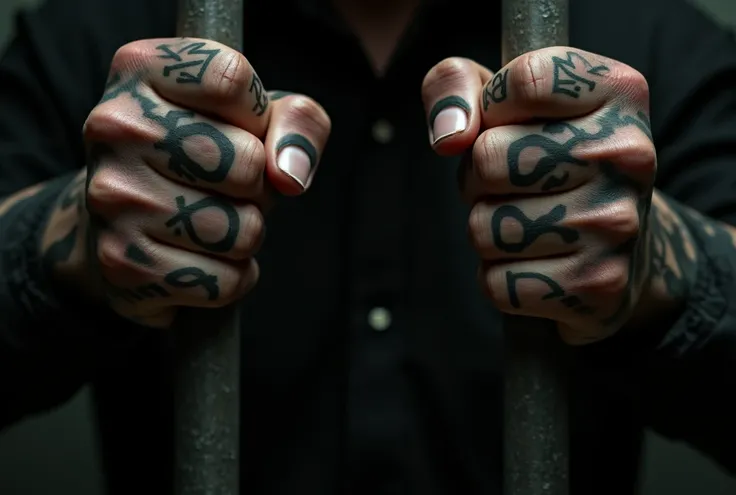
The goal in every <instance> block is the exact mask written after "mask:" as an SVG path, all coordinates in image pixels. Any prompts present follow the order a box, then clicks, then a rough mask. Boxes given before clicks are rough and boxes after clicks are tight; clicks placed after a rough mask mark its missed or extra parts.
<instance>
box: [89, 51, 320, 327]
mask: <svg viewBox="0 0 736 495" xmlns="http://www.w3.org/2000/svg"><path fill="white" fill-rule="evenodd" d="M275 100H278V101H275ZM329 132H330V120H329V118H328V116H327V114H326V113H325V112H324V110H323V109H322V108H321V107H320V106H319V105H318V104H317V103H315V102H314V101H313V100H311V99H309V98H307V97H304V96H300V95H294V94H291V93H283V92H279V93H278V94H275V93H274V94H272V95H271V97H269V95H268V94H267V93H266V91H265V89H264V87H263V85H262V83H261V80H260V79H259V78H258V76H257V75H256V72H255V71H254V69H253V67H251V65H250V64H249V63H248V61H247V60H246V59H245V58H244V57H243V56H242V55H241V54H239V53H237V52H236V51H233V50H231V49H229V48H227V47H225V46H223V45H220V44H217V43H214V42H210V41H203V40H194V39H170V40H146V41H138V42H135V43H132V44H129V45H126V46H124V47H122V48H121V49H120V50H119V51H118V52H117V54H116V55H115V58H114V60H113V61H112V68H111V72H110V78H109V81H108V83H107V85H106V88H105V92H104V96H103V97H102V100H101V101H100V103H99V105H98V106H97V107H96V108H95V109H94V110H93V111H92V112H91V113H90V115H89V117H88V119H87V122H86V124H85V126H84V137H85V140H86V143H87V147H88V150H89V160H88V165H87V181H86V205H87V210H88V211H89V224H90V229H89V231H90V236H89V237H90V241H91V244H90V245H91V249H92V250H91V252H94V253H95V254H96V256H94V257H93V258H94V259H95V260H96V265H97V267H98V268H99V272H100V273H101V275H102V278H103V279H104V283H105V288H106V292H107V295H108V296H109V300H110V302H111V304H112V307H113V308H114V309H115V310H116V311H117V312H118V313H120V314H121V315H123V316H126V317H129V318H131V319H135V320H136V321H139V322H141V323H143V324H146V325H149V326H156V327H166V326H168V325H169V324H170V323H171V321H172V319H173V317H174V314H175V308H176V307H180V306H193V307H208V308H211V307H218V306H223V305H226V304H229V303H231V302H233V301H234V300H237V299H238V298H240V297H242V296H243V295H244V294H245V293H246V292H247V291H248V290H249V289H250V288H251V287H252V286H253V285H254V284H255V282H256V280H257V278H258V268H257V265H256V262H255V261H254V259H253V256H254V254H255V253H256V251H257V250H258V247H259V245H260V244H261V240H262V237H263V233H264V219H263V216H262V215H263V211H264V208H266V206H267V205H268V203H269V194H268V192H269V189H270V188H273V189H275V190H276V191H278V192H280V193H282V194H286V195H295V194H300V193H302V192H304V191H305V190H306V189H307V188H308V187H309V185H310V183H311V181H312V178H313V176H314V171H315V168H316V166H317V162H318V159H319V156H320V154H321V150H322V149H323V147H324V145H325V143H326V141H327V137H328V134H329Z"/></svg>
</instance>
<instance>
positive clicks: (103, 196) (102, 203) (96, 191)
mask: <svg viewBox="0 0 736 495" xmlns="http://www.w3.org/2000/svg"><path fill="white" fill-rule="evenodd" d="M122 198H123V193H122V188H121V187H119V180H118V177H117V174H115V173H114V172H112V171H111V169H109V168H102V169H100V170H97V171H96V172H95V173H94V175H92V177H91V178H90V179H89V182H88V184H87V196H86V200H87V207H88V208H89V209H90V210H92V211H98V212H99V211H104V210H106V209H107V207H108V205H111V204H116V203H119V202H122Z"/></svg>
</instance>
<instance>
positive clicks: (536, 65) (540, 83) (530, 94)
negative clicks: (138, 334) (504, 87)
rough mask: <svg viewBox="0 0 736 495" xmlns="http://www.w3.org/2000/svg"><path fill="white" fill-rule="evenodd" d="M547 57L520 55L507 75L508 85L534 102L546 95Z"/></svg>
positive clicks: (534, 54)
mask: <svg viewBox="0 0 736 495" xmlns="http://www.w3.org/2000/svg"><path fill="white" fill-rule="evenodd" d="M547 65H548V61H547V57H546V56H544V55H543V54H541V53H538V52H532V53H527V54H524V55H522V56H521V57H520V58H519V59H518V62H517V63H516V64H515V66H514V70H511V71H510V74H509V76H508V77H509V85H510V86H512V87H513V88H515V89H516V90H517V91H519V92H520V93H521V95H522V96H523V97H524V98H526V99H531V100H536V99H538V98H540V97H541V96H542V95H546V94H548V93H549V91H547V90H546V88H547V85H548V84H549V83H548V80H549V78H548V77H547Z"/></svg>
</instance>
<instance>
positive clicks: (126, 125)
mask: <svg viewBox="0 0 736 495" xmlns="http://www.w3.org/2000/svg"><path fill="white" fill-rule="evenodd" d="M82 135H83V137H84V140H85V141H86V142H88V143H89V142H115V141H127V142H153V141H155V140H156V139H157V136H155V135H154V133H153V132H152V130H151V128H150V127H146V126H144V125H142V123H141V121H140V119H137V118H135V117H133V116H132V115H130V114H128V113H127V112H126V111H125V110H124V109H120V108H119V107H117V108H112V107H111V106H109V105H108V104H102V105H98V106H97V107H95V108H94V109H92V111H91V112H90V114H89V115H88V116H87V120H86V121H85V123H84V126H83V128H82Z"/></svg>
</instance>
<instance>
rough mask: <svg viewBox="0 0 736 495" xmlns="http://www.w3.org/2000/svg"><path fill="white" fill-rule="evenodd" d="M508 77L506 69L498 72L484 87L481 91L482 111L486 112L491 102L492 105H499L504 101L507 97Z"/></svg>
mask: <svg viewBox="0 0 736 495" xmlns="http://www.w3.org/2000/svg"><path fill="white" fill-rule="evenodd" d="M508 75H509V70H508V69H506V70H502V71H499V72H497V73H496V74H495V75H494V76H493V79H491V81H490V82H489V83H488V84H486V87H485V88H484V89H483V110H488V107H489V106H490V104H491V101H492V102H493V103H501V102H502V101H504V100H505V99H506V97H507V96H508V85H507V81H508Z"/></svg>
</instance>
